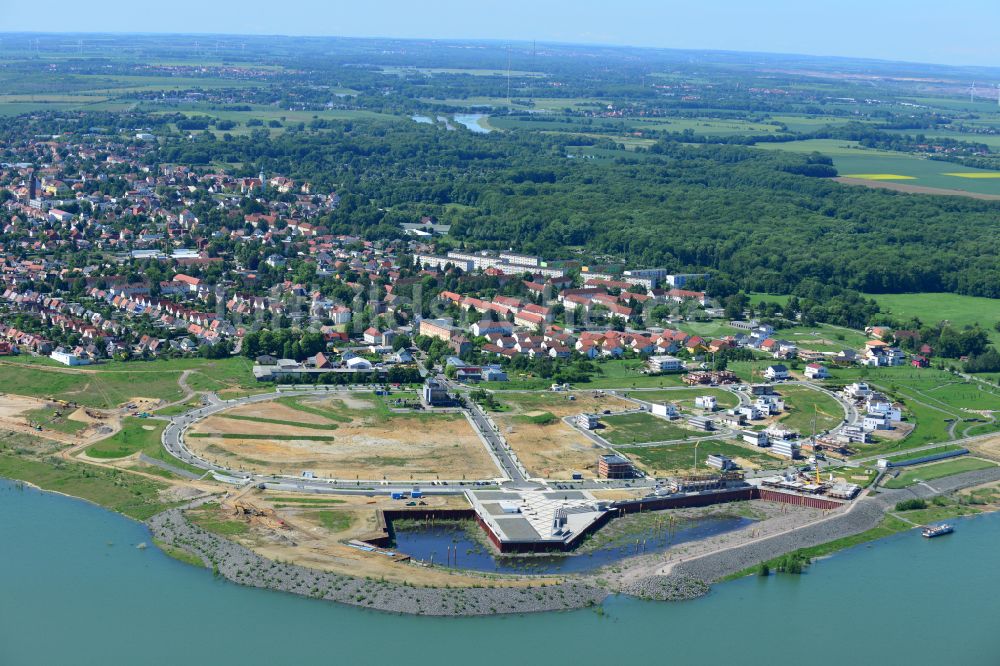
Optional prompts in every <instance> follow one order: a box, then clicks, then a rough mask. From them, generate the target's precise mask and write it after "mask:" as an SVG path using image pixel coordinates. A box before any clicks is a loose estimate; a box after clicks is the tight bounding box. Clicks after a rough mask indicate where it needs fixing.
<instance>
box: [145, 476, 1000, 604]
mask: <svg viewBox="0 0 1000 666" xmlns="http://www.w3.org/2000/svg"><path fill="white" fill-rule="evenodd" d="M997 480H1000V468H991V469H985V470H976V471H972V472H966V473H964V474H958V475H955V476H953V477H946V478H943V479H937V480H936V481H935V486H934V488H933V489H931V488H930V487H926V486H923V485H918V486H913V487H911V488H907V489H903V490H891V491H881V493H880V494H879V495H876V496H874V497H869V498H866V499H863V500H859V501H858V503H857V504H856V505H855V506H854V507H853V508H852V509H851V510H850V511H849V512H845V513H843V514H840V515H836V516H833V517H831V518H829V519H827V520H823V521H821V522H817V523H814V524H810V525H806V526H803V527H801V528H798V529H795V530H793V531H790V532H788V533H785V534H779V535H777V536H774V537H771V538H767V539H761V540H759V541H753V542H750V543H746V544H744V545H739V546H735V547H732V548H727V549H725V550H720V551H717V552H714V553H709V554H707V555H702V556H699V557H696V558H694V559H691V560H688V561H685V562H681V563H678V564H677V565H675V566H674V567H673V569H672V571H671V573H670V574H669V575H666V576H656V575H652V576H646V577H642V578H638V579H635V580H631V581H629V582H627V583H625V584H623V585H622V587H621V590H620V591H621V592H622V593H624V594H629V595H632V596H636V597H639V598H643V599H653V600H660V601H681V600H687V599H694V598H697V597H699V596H702V595H704V594H706V593H707V592H708V591H709V582H714V581H717V580H719V579H721V578H724V577H725V576H728V575H730V574H732V573H735V572H738V571H741V570H744V569H747V568H749V567H753V566H755V565H756V564H758V563H759V562H763V561H765V560H769V559H772V558H775V557H779V556H781V555H783V554H785V553H788V552H791V551H793V550H797V549H799V548H805V547H809V546H815V545H819V544H822V543H827V542H830V541H833V540H835V539H839V538H842V537H845V536H851V535H854V534H859V533H861V532H864V531H865V530H868V529H871V528H872V527H875V526H876V525H878V523H879V522H880V521H881V520H882V518H883V517H884V516H885V513H886V511H888V510H890V509H891V508H892V507H893V506H894V505H895V503H896V502H897V501H899V500H900V499H906V498H909V497H931V496H933V495H936V494H941V493H945V492H953V491H955V490H958V489H961V488H965V487H969V486H973V485H978V484H982V483H988V482H991V481H997ZM147 524H148V525H149V528H150V530H151V531H152V533H153V535H154V536H155V537H156V538H157V539H158V540H160V541H162V542H164V543H166V544H169V545H171V546H174V547H178V548H182V549H184V550H186V551H188V552H189V553H191V554H193V555H196V556H197V557H199V558H201V560H202V561H203V562H204V563H205V564H206V566H209V567H211V568H212V569H213V570H214V571H215V572H216V574H217V575H220V576H223V577H225V578H227V579H229V580H231V581H233V582H235V583H239V584H241V585H249V586H252V587H260V588H266V589H272V590H278V591H282V592H291V593H293V594H299V595H302V596H308V597H313V598H317V599H326V600H329V601H336V602H338V603H343V604H349V605H352V606H361V607H364V608H371V609H375V610H380V611H386V612H392V613H407V614H414V615H438V616H449V615H450V616H466V615H470V616H471V615H495V614H505V613H532V612H542V611H555V610H570V609H577V608H585V607H588V606H594V605H598V604H600V603H601V602H603V601H604V599H605V598H606V597H607V596H608V595H609V594H610V592H609V591H608V590H605V589H603V588H602V587H599V586H597V585H593V584H590V583H588V582H586V581H584V580H576V581H574V580H568V581H566V582H563V583H559V584H553V585H542V584H539V585H537V586H527V587H489V586H487V585H488V584H487V583H485V581H484V586H482V587H455V588H448V587H445V588H440V587H416V586H411V585H406V584H400V583H393V582H388V581H384V580H375V579H369V578H358V577H354V576H348V575H343V574H337V573H333V572H328V571H321V570H318V569H312V568H309V567H303V566H299V565H295V564H288V563H284V562H277V561H274V560H271V559H269V558H266V557H264V556H262V555H259V554H257V553H255V552H254V551H252V550H250V549H249V548H247V547H245V546H243V545H241V544H238V543H235V542H233V541H230V540H228V539H225V538H223V537H221V536H218V535H216V534H213V533H211V532H208V531H206V530H204V529H202V528H200V527H198V526H196V525H193V524H191V523H190V522H189V521H188V520H187V518H186V517H185V516H184V513H183V508H174V509H170V510H168V511H164V512H162V513H160V514H157V515H156V516H153V517H152V518H150V519H149V521H147Z"/></svg>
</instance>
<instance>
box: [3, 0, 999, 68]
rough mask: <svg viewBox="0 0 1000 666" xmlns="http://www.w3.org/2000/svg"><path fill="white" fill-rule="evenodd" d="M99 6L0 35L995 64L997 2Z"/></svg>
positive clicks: (28, 14) (14, 11)
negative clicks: (319, 40)
mask: <svg viewBox="0 0 1000 666" xmlns="http://www.w3.org/2000/svg"><path fill="white" fill-rule="evenodd" d="M101 4H102V6H101V7H100V8H99V9H98V10H95V9H94V8H93V7H92V6H88V5H86V4H83V3H79V2H67V1H66V0H53V2H51V3H49V5H47V11H46V12H44V13H40V12H38V11H37V9H36V8H34V7H32V6H27V5H23V4H19V3H17V4H13V5H12V6H11V7H9V8H7V9H5V17H4V19H5V20H4V25H3V32H6V33H22V32H31V33H69V34H86V33H93V34H100V33H126V34H127V33H139V34H164V35H168V34H191V35H195V34H216V35H248V36H250V35H253V36H279V35H280V36H303V37H331V38H334V37H346V38H375V39H378V38H384V39H439V40H459V41H460V40H476V41H478V40H490V41H504V40H514V41H521V42H530V41H532V40H538V41H539V42H553V43H567V44H580V45H606V46H632V47H649V48H665V49H681V50H708V51H734V52H749V53H754V52H756V53H774V54H795V55H808V56H830V57H846V58H861V59H868V58H870V59H878V60H888V61H899V62H913V63H926V64H942V65H959V66H981V67H997V66H1000V51H998V50H997V49H996V48H995V47H993V46H992V45H990V44H989V42H988V41H987V40H986V39H984V38H983V36H982V28H981V27H980V26H981V25H983V24H990V23H991V22H994V21H996V20H1000V3H990V2H987V1H986V0H960V2H958V3H953V5H957V7H956V8H955V9H953V10H952V11H950V12H945V11H942V10H941V9H939V8H937V7H931V6H915V5H914V3H912V2H904V1H903V0H883V2H881V3H870V2H862V1H861V0H843V1H842V2H841V3H839V4H838V5H837V7H836V10H835V11H834V12H831V11H830V9H829V8H828V7H823V6H811V5H810V6H803V5H802V4H800V3H797V2H794V1H793V0H761V1H760V2H757V3H754V5H753V6H748V5H746V4H745V3H737V2H732V1H731V0H706V2H704V3H702V4H700V5H699V6H697V7H694V6H689V5H686V4H681V3H678V2H671V1H669V0H668V1H667V2H655V0H633V1H632V2H630V3H628V6H627V7H620V8H618V9H617V10H615V11H609V10H608V7H607V5H606V3H598V2H595V1H594V0H578V1H577V2H573V3H570V2H566V1H564V0H558V1H555V2H548V3H538V2H534V3H533V2H528V1H527V0H510V2H508V4H507V5H506V6H504V8H503V12H496V11H492V10H490V11H480V10H479V9H477V8H476V7H470V6H469V5H468V3H467V2H462V1H460V0H440V1H439V2H437V3H435V6H434V7H433V8H429V7H427V6H426V5H415V4H414V3H412V2H403V1H402V0H382V1H381V2H375V3H371V4H368V5H365V6H360V7H359V6H339V5H340V4H341V3H330V4H326V3H322V2H318V1H317V0H293V2H291V3H285V4H284V5H282V10H281V11H274V5H271V4H267V3H264V2H261V0H245V1H244V2H240V3H225V2H223V3H200V2H195V1H194V0H176V1H175V2H173V3H171V4H170V5H146V6H143V7H142V13H141V15H140V14H137V13H136V11H135V5H133V4H131V3H125V2H123V0H107V1H106V2H102V3H101Z"/></svg>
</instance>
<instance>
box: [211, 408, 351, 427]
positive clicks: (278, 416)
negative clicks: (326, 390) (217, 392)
mask: <svg viewBox="0 0 1000 666" xmlns="http://www.w3.org/2000/svg"><path fill="white" fill-rule="evenodd" d="M226 413H227V414H233V415H236V416H251V417H254V418H258V419H274V420H276V421H291V422H293V423H311V424H315V425H333V424H334V423H335V422H334V421H332V420H330V419H325V418H323V417H322V416H320V415H319V414H310V413H309V412H303V411H302V410H300V409H294V408H292V407H289V406H288V405H283V404H281V403H280V402H257V403H251V404H249V405H241V406H239V407H235V408H233V409H230V410H228V411H227V412H226ZM244 427H246V426H244ZM313 432H314V434H315V433H316V432H318V431H313Z"/></svg>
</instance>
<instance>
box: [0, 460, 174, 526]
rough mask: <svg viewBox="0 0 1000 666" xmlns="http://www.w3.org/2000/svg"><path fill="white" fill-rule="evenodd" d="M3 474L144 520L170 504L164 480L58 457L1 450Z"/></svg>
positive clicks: (0, 467)
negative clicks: (39, 457)
mask: <svg viewBox="0 0 1000 666" xmlns="http://www.w3.org/2000/svg"><path fill="white" fill-rule="evenodd" d="M0 476H2V477H6V478H8V479H18V480H21V481H27V482H29V483H33V484H35V485H36V486H39V487H40V488H43V489H45V490H52V491H56V492H60V493H65V494H67V495H72V496H74V497H82V498H83V499H85V500H89V501H91V502H94V503H95V504H100V505H101V506H103V507H105V508H107V509H111V510H112V511H117V512H119V513H123V514H125V515H126V516H130V517H132V518H135V519H136V520H145V519H147V518H149V517H150V516H152V515H154V514H156V513H159V512H160V511H163V510H164V509H168V508H170V505H169V504H165V503H163V502H161V501H160V499H159V493H160V491H161V490H164V489H165V488H166V487H167V485H166V484H164V483H160V482H158V481H153V480H151V479H147V478H145V477H141V476H137V475H135V474H130V473H128V472H123V471H120V470H113V469H106V468H103V467H94V466H93V465H86V464H83V463H71V462H66V461H64V460H61V459H58V458H48V459H45V460H37V459H32V458H30V457H28V456H26V455H17V454H14V453H0Z"/></svg>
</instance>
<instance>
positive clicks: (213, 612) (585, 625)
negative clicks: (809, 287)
mask: <svg viewBox="0 0 1000 666" xmlns="http://www.w3.org/2000/svg"><path fill="white" fill-rule="evenodd" d="M956 526H957V530H956V533H955V534H953V535H951V536H947V537H941V538H938V539H934V540H933V541H928V540H926V539H923V538H921V537H920V536H919V535H918V534H917V533H916V532H909V533H906V534H901V535H897V536H895V537H890V538H888V539H885V540H883V541H880V542H878V543H876V544H869V545H866V546H861V547H858V548H855V549H852V550H849V551H845V552H842V553H839V554H837V555H835V556H834V557H831V558H828V559H826V560H823V561H821V562H819V563H817V564H814V565H813V566H812V567H811V568H810V570H809V573H807V574H806V575H803V576H772V577H769V578H767V579H759V578H748V579H744V580H740V581H735V582H732V583H726V584H724V585H720V586H718V587H716V588H715V589H713V591H712V592H711V594H709V595H708V596H707V597H704V598H702V599H698V600H695V601H691V602H684V603H674V604H665V603H654V602H644V601H639V600H635V599H630V598H624V597H614V598H612V599H610V600H609V601H608V602H607V603H606V604H605V605H604V607H603V608H602V609H600V610H599V611H598V610H594V609H590V610H581V611H574V612H564V613H546V614H539V615H524V616H502V617H487V618H428V617H408V616H396V615H387V614H383V613H378V612H374V611H366V610H362V609H357V608H352V607H345V606H339V605H335V604H331V603H327V602H321V601H316V600H311V599H304V598H299V597H295V596H291V595H286V594H281V593H277V592H269V591H264V590H256V589H250V588H244V587H240V586H238V585H235V584H232V583H229V582H227V581H225V580H220V579H216V578H214V577H213V576H212V574H211V572H209V571H207V570H201V569H196V568H194V567H190V566H187V565H184V564H182V563H180V562H177V561H175V560H172V559H170V558H169V557H167V556H165V555H164V554H162V553H161V552H160V551H158V550H157V549H156V548H155V547H152V546H150V547H149V548H147V549H145V550H140V549H137V548H136V545H137V544H139V543H142V542H146V543H150V537H149V533H148V532H147V531H146V529H145V527H143V526H142V525H140V524H137V523H134V522H132V521H130V520H127V519H125V518H122V517H121V516H118V515H115V514H112V513H109V512H107V511H104V510H102V509H100V508H97V507H95V506H92V505H90V504H88V503H85V502H82V501H78V500H74V499H70V498H66V497H62V496H59V495H52V494H47V493H42V492H39V491H36V490H33V489H28V488H21V487H20V486H18V485H15V484H12V483H9V482H6V481H0V665H2V666H18V665H21V664H46V665H49V664H67V665H84V664H104V665H107V664H151V665H152V664H173V665H176V664H208V663H211V664H241V665H244V666H249V665H251V664H273V665H282V664H296V663H318V664H371V663H376V662H394V663H399V664H402V665H405V666H420V665H422V664H435V665H438V666H440V665H442V664H451V663H475V664H537V663H548V664H609V665H610V664H619V663H623V662H624V661H625V660H626V659H627V660H629V661H635V660H641V661H644V662H647V663H654V664H668V665H670V664H684V663H692V662H694V663H701V664H718V663H721V662H722V661H723V660H727V661H729V660H731V661H732V663H734V664H784V663H789V662H791V661H793V660H794V661H803V663H808V664H818V665H822V664H837V665H838V666H843V664H858V665H862V664H868V663H882V664H962V665H972V664H990V665H996V664H1000V632H998V631H997V626H998V617H1000V568H998V567H997V561H998V557H997V546H998V545H1000V514H991V515H987V516H979V517H975V518H970V519H963V520H959V521H956Z"/></svg>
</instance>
